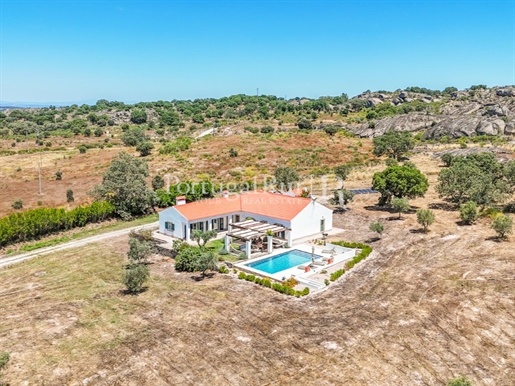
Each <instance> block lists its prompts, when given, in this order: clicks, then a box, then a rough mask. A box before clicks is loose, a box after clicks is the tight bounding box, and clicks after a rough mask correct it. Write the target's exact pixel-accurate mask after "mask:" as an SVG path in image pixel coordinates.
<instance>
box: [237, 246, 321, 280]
mask: <svg viewBox="0 0 515 386" xmlns="http://www.w3.org/2000/svg"><path fill="white" fill-rule="evenodd" d="M314 257H315V259H320V258H321V257H322V256H318V255H315V256H314ZM310 262H311V253H308V252H304V251H299V250H298V249H292V250H291V251H288V252H284V253H281V254H279V255H275V256H272V257H268V258H266V259H263V260H258V261H255V262H253V263H249V264H245V265H246V266H247V267H249V268H253V269H256V270H258V271H262V272H266V273H268V274H273V273H277V272H280V271H284V270H285V269H289V268H293V267H295V266H297V265H300V264H306V263H310Z"/></svg>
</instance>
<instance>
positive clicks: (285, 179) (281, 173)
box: [274, 166, 300, 191]
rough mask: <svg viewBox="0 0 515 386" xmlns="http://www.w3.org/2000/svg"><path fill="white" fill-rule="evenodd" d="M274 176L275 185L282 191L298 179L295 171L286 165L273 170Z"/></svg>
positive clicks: (289, 188)
mask: <svg viewBox="0 0 515 386" xmlns="http://www.w3.org/2000/svg"><path fill="white" fill-rule="evenodd" d="M274 177H275V185H276V186H277V188H279V189H281V190H283V191H288V190H291V189H292V188H293V184H295V183H296V182H299V181H300V176H299V174H298V173H297V171H296V170H295V169H292V168H290V167H288V166H285V167H279V168H277V169H276V170H275V172H274Z"/></svg>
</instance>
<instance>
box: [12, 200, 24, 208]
mask: <svg viewBox="0 0 515 386" xmlns="http://www.w3.org/2000/svg"><path fill="white" fill-rule="evenodd" d="M11 206H12V208H13V209H17V210H18V209H22V208H23V202H22V200H16V201H14V202H13V204H12V205H11Z"/></svg>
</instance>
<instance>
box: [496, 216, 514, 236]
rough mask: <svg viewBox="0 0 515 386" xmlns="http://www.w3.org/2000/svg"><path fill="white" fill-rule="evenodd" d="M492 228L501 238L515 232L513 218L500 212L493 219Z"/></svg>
mask: <svg viewBox="0 0 515 386" xmlns="http://www.w3.org/2000/svg"><path fill="white" fill-rule="evenodd" d="M492 229H493V230H494V231H495V232H496V233H497V236H498V237H499V239H505V238H506V235H511V234H512V233H513V220H512V219H511V217H510V216H508V215H505V214H502V213H499V214H498V215H497V216H495V218H494V220H493V221H492Z"/></svg>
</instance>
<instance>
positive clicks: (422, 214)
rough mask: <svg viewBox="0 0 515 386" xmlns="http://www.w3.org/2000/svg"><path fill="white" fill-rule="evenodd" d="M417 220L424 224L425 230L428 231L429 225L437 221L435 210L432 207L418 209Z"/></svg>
mask: <svg viewBox="0 0 515 386" xmlns="http://www.w3.org/2000/svg"><path fill="white" fill-rule="evenodd" d="M417 222H418V223H419V224H420V225H422V227H423V228H424V232H427V231H428V228H429V226H431V224H433V223H434V222H435V214H434V212H433V211H432V210H430V209H419V210H417Z"/></svg>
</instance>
